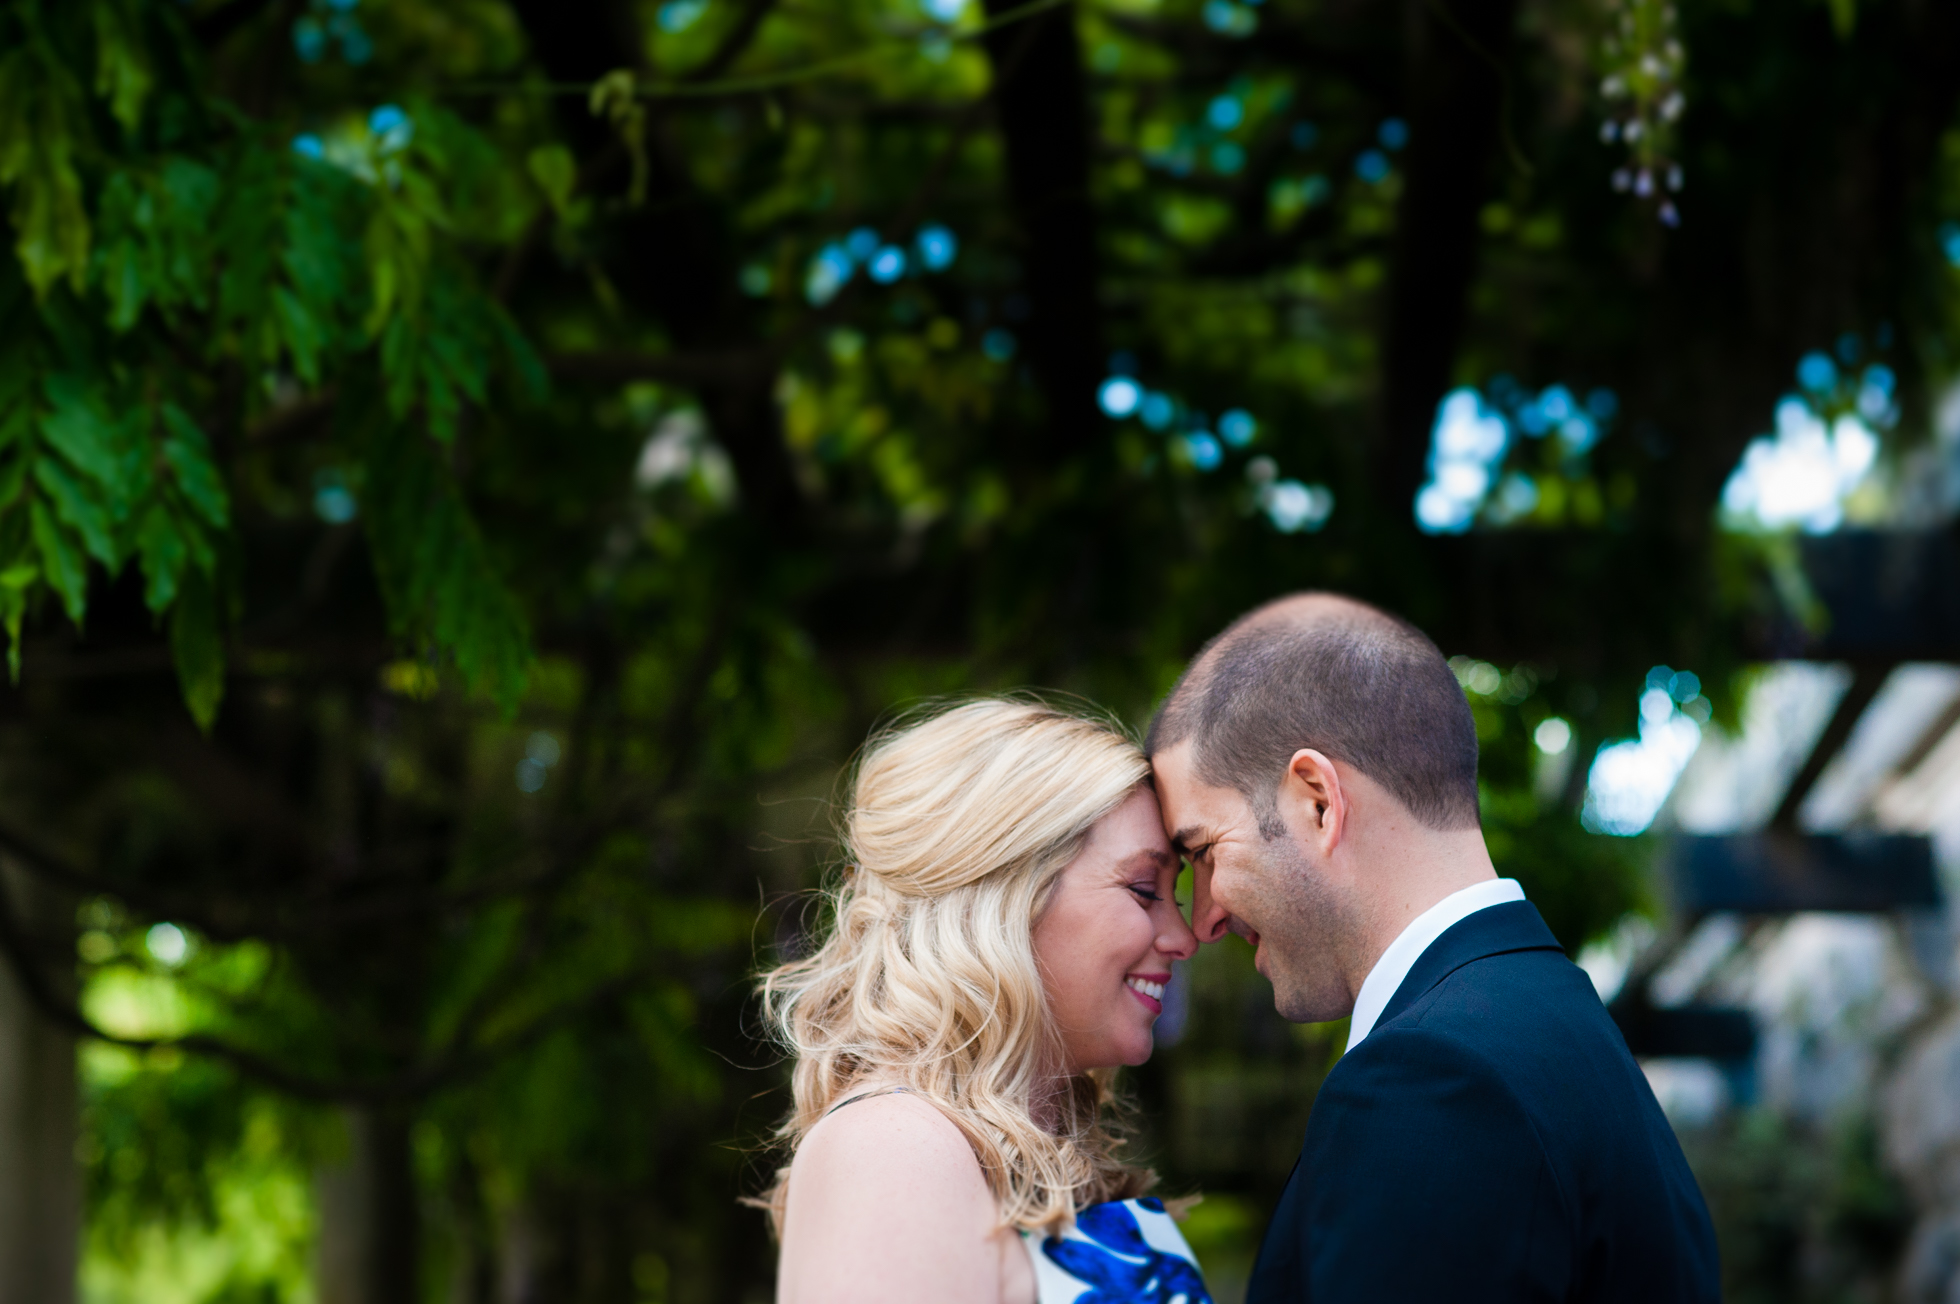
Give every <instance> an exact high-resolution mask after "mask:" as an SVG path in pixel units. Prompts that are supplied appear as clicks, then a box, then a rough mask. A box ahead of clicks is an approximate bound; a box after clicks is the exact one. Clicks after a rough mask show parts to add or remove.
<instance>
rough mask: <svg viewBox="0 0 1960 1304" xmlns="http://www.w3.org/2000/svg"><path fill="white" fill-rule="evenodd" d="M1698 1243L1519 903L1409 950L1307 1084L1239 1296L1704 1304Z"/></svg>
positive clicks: (1710, 1295)
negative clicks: (1288, 1162)
mask: <svg viewBox="0 0 1960 1304" xmlns="http://www.w3.org/2000/svg"><path fill="white" fill-rule="evenodd" d="M1720 1298H1721V1283H1720V1280H1719V1276H1718V1265H1717V1260H1716V1252H1715V1232H1714V1229H1713V1227H1712V1226H1711V1225H1710V1224H1709V1221H1708V1209H1707V1206H1706V1205H1705V1204H1703V1202H1702V1198H1701V1191H1700V1189H1699V1188H1698V1187H1696V1185H1695V1179H1694V1176H1693V1175H1692V1174H1691V1173H1690V1172H1689V1171H1688V1164H1687V1161H1686V1160H1685V1159H1684V1158H1683V1157H1682V1155H1681V1147H1680V1145H1679V1144H1677V1143H1676V1141H1675V1139H1674V1132H1673V1130H1672V1129H1671V1128H1670V1127H1669V1126H1668V1123H1667V1119H1666V1118H1665V1117H1664V1116H1663V1115H1662V1114H1661V1110H1660V1106H1659V1104H1657V1103H1656V1102H1655V1100H1654V1093H1653V1091H1652V1090H1650V1089H1649V1088H1648V1086H1647V1079H1646V1077H1645V1076H1644V1075H1643V1074H1642V1073H1641V1071H1640V1066H1639V1065H1637V1064H1635V1063H1634V1061H1633V1056H1631V1055H1629V1054H1628V1053H1627V1047H1626V1041H1625V1039H1624V1038H1622V1037H1621V1035H1620V1031H1619V1029H1618V1028H1617V1027H1615V1026H1614V1024H1613V1021H1612V1019H1611V1018H1610V1017H1608V1015H1607V1013H1606V1010H1605V1008H1604V1007H1603V1006H1602V1005H1601V1004H1600V1002H1599V997H1598V995H1597V994H1596V993H1595V992H1594V990H1593V986H1592V983H1591V981H1590V980H1589V979H1588V978H1587V977H1586V975H1585V973H1584V972H1583V971H1581V970H1580V969H1579V968H1578V967H1577V966H1576V965H1574V964H1572V963H1571V962H1570V961H1569V960H1567V959H1566V958H1565V955H1564V953H1563V952H1562V951H1561V950H1560V949H1559V945H1558V943H1557V942H1556V941H1554V940H1553V938H1552V934H1551V932H1550V930H1549V929H1547V928H1546V927H1545V923H1544V920H1542V919H1540V918H1539V916H1538V911H1537V910H1536V909H1535V908H1534V907H1533V906H1532V905H1531V904H1530V903H1529V902H1525V901H1514V902H1509V903H1507V904H1504V905H1498V906H1491V907H1488V908H1487V909H1484V910H1479V911H1477V912H1476V913H1475V914H1473V915H1470V916H1468V917H1466V918H1464V919H1462V920H1460V921H1459V922H1458V923H1457V924H1455V925H1454V926H1453V927H1451V928H1450V929H1449V930H1448V931H1447V932H1445V933H1444V934H1443V935H1442V936H1441V937H1439V938H1437V939H1436V940H1435V941H1434V942H1433V943H1431V944H1430V946H1429V949H1428V950H1426V951H1424V952H1423V953H1422V955H1421V956H1420V957H1418V958H1417V960H1416V962H1415V965H1414V967H1413V968H1411V969H1410V970H1409V975H1408V977H1406V978H1404V979H1403V980H1402V985H1401V987H1399V988H1397V989H1396V992H1395V995H1394V996H1393V997H1392V998H1391V999H1390V1000H1389V1003H1388V1006H1387V1008H1386V1009H1384V1010H1383V1011H1382V1016H1381V1018H1380V1019H1379V1020H1378V1021H1377V1022H1376V1024H1375V1027H1374V1030H1373V1031H1372V1032H1370V1033H1369V1034H1368V1036H1367V1038H1366V1039H1364V1040H1363V1041H1362V1043H1361V1044H1360V1045H1359V1046H1356V1047H1355V1048H1354V1049H1353V1050H1351V1051H1349V1052H1348V1053H1347V1054H1346V1055H1345V1056H1343V1057H1342V1059H1341V1061H1340V1062H1339V1063H1338V1064H1336V1065H1335V1066H1334V1069H1333V1071H1332V1072H1331V1073H1329V1074H1328V1075H1327V1081H1326V1082H1325V1083H1324V1084H1323V1085H1322V1087H1321V1089H1320V1095H1319V1096H1318V1097H1317V1098H1316V1099H1315V1101H1314V1106H1313V1114H1312V1116H1311V1117H1310V1119H1309V1120H1308V1123H1307V1143H1306V1147H1305V1148H1304V1149H1303V1150H1302V1151H1301V1152H1300V1162H1299V1164H1298V1165H1297V1166H1296V1167H1295V1168H1294V1170H1293V1176H1292V1178H1291V1180H1290V1181H1288V1183H1287V1186H1286V1193H1285V1194H1284V1195H1283V1196H1282V1197H1281V1198H1280V1202H1279V1208H1278V1209H1277V1210H1276V1211H1275V1212H1274V1214H1273V1221H1272V1224H1271V1226H1269V1227H1268V1228H1267V1230H1266V1240H1265V1243H1264V1245H1262V1246H1261V1247H1260V1251H1259V1262H1258V1266H1257V1267H1256V1268H1254V1270H1253V1274H1252V1284H1251V1289H1250V1290H1249V1291H1248V1293H1247V1295H1246V1300H1247V1304H1294V1302H1295V1301H1305V1300H1312V1301H1314V1304H1392V1302H1398V1301H1405V1300H1409V1301H1414V1300H1424V1301H1426V1300H1436V1301H1449V1302H1450V1304H1471V1302H1472V1301H1500V1300H1501V1301H1505V1302H1506V1304H1525V1302H1527V1301H1530V1302H1533V1304H1535V1302H1536V1301H1554V1300H1556V1301H1573V1302H1577V1301H1587V1302H1590V1301H1626V1302H1627V1304H1634V1301H1639V1304H1658V1302H1659V1301H1693V1302H1696V1304H1699V1302H1700V1301H1708V1302H1709V1304H1714V1301H1716V1300H1719V1299H1720Z"/></svg>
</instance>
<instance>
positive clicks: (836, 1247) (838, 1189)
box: [778, 1095, 1018, 1304]
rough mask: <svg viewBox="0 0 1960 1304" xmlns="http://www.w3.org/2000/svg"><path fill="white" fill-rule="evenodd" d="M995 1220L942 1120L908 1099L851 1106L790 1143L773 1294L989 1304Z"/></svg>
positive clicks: (955, 1134)
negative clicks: (779, 1267)
mask: <svg viewBox="0 0 1960 1304" xmlns="http://www.w3.org/2000/svg"><path fill="white" fill-rule="evenodd" d="M997 1224H998V1214H997V1212H996V1209H995V1205H994V1200H993V1194H992V1192H991V1191H990V1190H989V1189H988V1187H987V1180H986V1177H985V1175H984V1174H983V1173H982V1172H981V1171H980V1161H979V1160H978V1159H977V1158H976V1157H975V1156H974V1153H973V1148H972V1147H971V1146H969V1145H968V1144H967V1140H966V1135H965V1133H963V1132H961V1131H960V1129H959V1128H958V1126H956V1125H955V1124H954V1123H953V1121H952V1120H951V1119H949V1118H947V1117H946V1115H944V1114H942V1113H941V1112H940V1111H939V1110H938V1109H937V1108H936V1107H935V1106H933V1105H932V1104H931V1103H930V1102H929V1101H926V1100H923V1099H921V1098H919V1097H917V1096H912V1095H889V1096H876V1097H872V1098H870V1099H866V1100H860V1101H857V1102H856V1103H854V1104H852V1105H850V1106H848V1107H847V1108H844V1109H840V1110H838V1111H837V1112H836V1113H834V1114H832V1115H830V1116H829V1117H828V1118H825V1119H823V1120H822V1121H821V1122H819V1123H818V1124H817V1125H816V1126H815V1127H814V1128H812V1129H811V1130H810V1132H809V1133H808V1134H807V1135H806V1136H805V1137H804V1138H803V1143H802V1144H801V1145H800V1146H798V1147H797V1151H796V1158H795V1159H794V1161H792V1163H791V1165H790V1176H789V1192H788V1201H787V1206H786V1208H785V1209H784V1215H783V1255H782V1271H781V1275H780V1278H779V1295H778V1298H779V1299H780V1300H783V1301H785V1304H841V1302H843V1301H849V1302H850V1304H874V1302H875V1304H885V1302H886V1301H890V1302H891V1304H899V1302H900V1301H904V1302H905V1304H910V1302H912V1301H916V1300H921V1299H932V1300H936V1301H946V1302H947V1304H998V1302H999V1301H1000V1300H1001V1298H1002V1257H1003V1256H1002V1249H1001V1247H1002V1246H1003V1245H1004V1244H1006V1243H1007V1240H1004V1239H1003V1234H1002V1233H1001V1231H1000V1229H999V1227H998V1225H997ZM1007 1239H1014V1240H1016V1243H1017V1244H1018V1240H1017V1238H1012V1235H1011V1233H1009V1234H1007ZM1017 1293H1018V1292H1017Z"/></svg>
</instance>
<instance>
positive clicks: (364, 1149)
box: [314, 1109, 421, 1304]
mask: <svg viewBox="0 0 1960 1304" xmlns="http://www.w3.org/2000/svg"><path fill="white" fill-rule="evenodd" d="M346 1126H347V1140H348V1153H347V1159H346V1161H345V1162H344V1163H342V1164H339V1165H337V1166H335V1167H333V1168H331V1169H328V1170H326V1171H324V1172H322V1173H321V1174H320V1175H319V1178H318V1182H317V1193H318V1200H319V1207H320V1240H319V1245H318V1247H317V1249H316V1251H315V1253H316V1259H315V1266H314V1277H315V1290H316V1292H317V1295H318V1299H319V1304H415V1302H416V1301H417V1300H418V1299H419V1298H420V1295H421V1281H420V1276H421V1261H420V1254H419V1247H420V1243H421V1238H420V1234H419V1232H420V1228H419V1219H418V1213H417V1206H416V1198H415V1172H414V1162H413V1156H412V1154H411V1153H410V1149H409V1121H408V1118H407V1117H406V1116H405V1115H403V1114H400V1113H397V1112H394V1111H377V1110H367V1109H359V1110H349V1111H347V1115H346Z"/></svg>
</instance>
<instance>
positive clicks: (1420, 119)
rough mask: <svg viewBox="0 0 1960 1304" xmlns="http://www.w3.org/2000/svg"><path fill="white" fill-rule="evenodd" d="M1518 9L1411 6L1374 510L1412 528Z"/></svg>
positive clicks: (1452, 352)
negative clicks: (1405, 137) (1405, 126)
mask: <svg viewBox="0 0 1960 1304" xmlns="http://www.w3.org/2000/svg"><path fill="white" fill-rule="evenodd" d="M1516 14H1517V0H1427V2H1425V0H1409V20H1408V21H1409V46H1408V48H1409V54H1408V88H1409V110H1408V112H1409V118H1408V121H1409V147H1408V162H1407V164H1406V165H1405V171H1404V188H1403V191H1402V199H1401V204H1400V208H1399V210H1398V212H1397V214H1396V223H1395V242H1394V263H1393V270H1392V272H1391V274H1390V281H1389V294H1388V320H1387V322H1386V324H1385V329H1384V332H1383V335H1384V342H1383V350H1382V400H1381V403H1382V417H1381V427H1380V442H1379V444H1378V446H1377V448H1376V456H1375V476H1374V482H1375V497H1376V504H1377V506H1378V507H1379V508H1380V509H1381V511H1382V512H1383V513H1384V517H1385V519H1388V520H1397V519H1399V520H1402V521H1404V522H1408V521H1412V519H1413V518H1412V512H1413V510H1414V504H1415V496H1416V490H1418V489H1420V488H1421V487H1422V481H1423V477H1424V476H1425V474H1427V469H1428V457H1429V433H1430V427H1431V426H1432V425H1433V424H1434V422H1435V417H1436V404H1437V402H1438V401H1439V400H1440V399H1441V398H1442V397H1443V395H1444V393H1445V392H1447V391H1448V389H1449V387H1450V379H1451V376H1450V372H1451V369H1452V368H1453V367H1454V366H1455V364H1456V354H1457V349H1458V347H1459V345H1460V344H1461V343H1462V339H1463V326H1464V319H1465V315H1466V311H1467V307H1468V301H1469V295H1470V283H1471V279H1472V277H1473V275H1474V274H1475V271H1476V256H1477V233H1478V226H1477V223H1478V217H1479V214H1480V213H1481V212H1482V210H1483V206H1484V201H1485V197H1486V195H1487V193H1488V190H1489V177H1490V156H1491V151H1492V148H1493V146H1495V145H1496V143H1497V140H1498V134H1499V127H1500V115H1501V113H1502V111H1503V107H1504V81H1503V78H1504V75H1505V74H1504V73H1503V72H1502V71H1501V69H1502V68H1503V67H1504V66H1505V62H1506V60H1507V59H1508V57H1509V53H1510V48H1511V28H1512V24H1513V20H1514V19H1515V17H1516Z"/></svg>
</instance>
